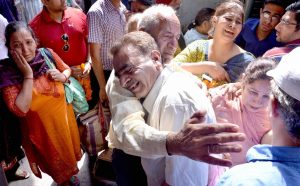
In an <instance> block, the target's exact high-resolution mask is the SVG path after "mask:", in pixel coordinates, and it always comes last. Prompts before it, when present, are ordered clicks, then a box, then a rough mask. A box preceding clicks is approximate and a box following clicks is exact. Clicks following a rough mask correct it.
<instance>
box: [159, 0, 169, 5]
mask: <svg viewBox="0 0 300 186" xmlns="http://www.w3.org/2000/svg"><path fill="white" fill-rule="evenodd" d="M171 1H172V0H156V4H165V5H168V4H170V3H171Z"/></svg>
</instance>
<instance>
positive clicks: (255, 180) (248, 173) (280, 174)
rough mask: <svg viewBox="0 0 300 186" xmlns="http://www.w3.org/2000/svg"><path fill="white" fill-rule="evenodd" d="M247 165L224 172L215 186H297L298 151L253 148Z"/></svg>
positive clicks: (299, 160)
mask: <svg viewBox="0 0 300 186" xmlns="http://www.w3.org/2000/svg"><path fill="white" fill-rule="evenodd" d="M247 161H248V163H246V164H242V165H238V166H235V167H233V168H231V169H230V170H228V171H227V172H225V173H224V175H223V176H222V177H221V178H220V180H219V183H218V184H217V185H218V186H221V185H222V186H224V185H225V186H226V185H230V186H235V185H249V186H262V185H264V186H266V185H267V186H285V185H291V186H294V185H295V186H296V185H300V147H279V146H271V145H255V146H253V147H252V148H251V149H249V151H248V153H247Z"/></svg>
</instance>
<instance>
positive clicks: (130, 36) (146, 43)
mask: <svg viewBox="0 0 300 186" xmlns="http://www.w3.org/2000/svg"><path fill="white" fill-rule="evenodd" d="M129 45H132V46H134V47H135V48H136V49H138V50H139V52H141V54H143V55H149V54H151V52H152V51H153V50H157V51H159V50H158V46H157V44H156V42H155V41H154V39H153V37H151V36H150V35H149V34H148V33H146V32H143V31H134V32H129V33H127V34H125V35H124V36H123V37H122V38H121V39H119V40H118V41H116V42H115V43H114V45H113V46H112V48H111V49H110V53H111V55H112V56H116V55H117V54H118V53H119V52H120V50H121V49H122V48H123V47H125V46H129Z"/></svg>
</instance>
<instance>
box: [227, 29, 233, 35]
mask: <svg viewBox="0 0 300 186" xmlns="http://www.w3.org/2000/svg"><path fill="white" fill-rule="evenodd" d="M225 33H226V34H228V35H230V36H234V32H233V31H230V30H227V29H225Z"/></svg>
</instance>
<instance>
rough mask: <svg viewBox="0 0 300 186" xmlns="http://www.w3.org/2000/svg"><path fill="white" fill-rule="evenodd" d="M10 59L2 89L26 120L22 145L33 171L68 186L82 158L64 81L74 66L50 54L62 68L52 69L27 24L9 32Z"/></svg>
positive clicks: (0, 70)
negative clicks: (67, 101)
mask: <svg viewBox="0 0 300 186" xmlns="http://www.w3.org/2000/svg"><path fill="white" fill-rule="evenodd" d="M5 37H6V46H7V47H8V49H9V53H10V57H11V58H10V59H8V60H6V61H2V62H1V66H0V76H1V77H0V79H1V80H0V88H1V89H2V90H3V98H4V100H5V102H6V104H7V105H8V108H9V109H10V110H11V111H12V112H13V113H14V114H15V115H17V116H19V117H20V120H21V130H22V145H23V147H24V149H25V153H26V156H27V157H28V160H29V163H30V167H31V170H32V172H33V173H34V174H35V175H36V176H38V177H40V178H41V172H40V170H42V171H43V172H45V173H47V174H49V175H50V176H51V177H52V178H53V179H54V181H55V182H57V183H58V184H61V185H69V184H71V185H72V183H70V182H69V180H70V179H71V178H72V179H73V180H74V178H73V177H72V176H73V175H74V174H76V173H78V171H79V170H78V168H77V161H79V160H80V158H81V156H82V154H81V149H80V140H79V133H78V128H77V124H76V120H75V116H74V113H73V108H72V105H70V104H67V103H66V98H65V91H64V86H63V83H64V82H66V81H68V77H69V76H70V72H71V70H70V68H69V67H68V66H67V65H66V64H64V63H63V61H62V60H61V59H60V58H59V57H58V56H57V54H55V53H54V52H53V51H51V50H50V51H51V53H52V55H53V57H54V59H55V61H56V67H57V69H49V67H48V66H47V65H46V63H45V60H44V58H43V56H42V55H41V53H40V52H39V50H37V43H36V39H35V37H34V34H33V32H32V30H31V29H30V28H28V27H27V25H25V24H24V23H22V22H12V23H10V24H9V25H8V26H7V27H6V30H5Z"/></svg>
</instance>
